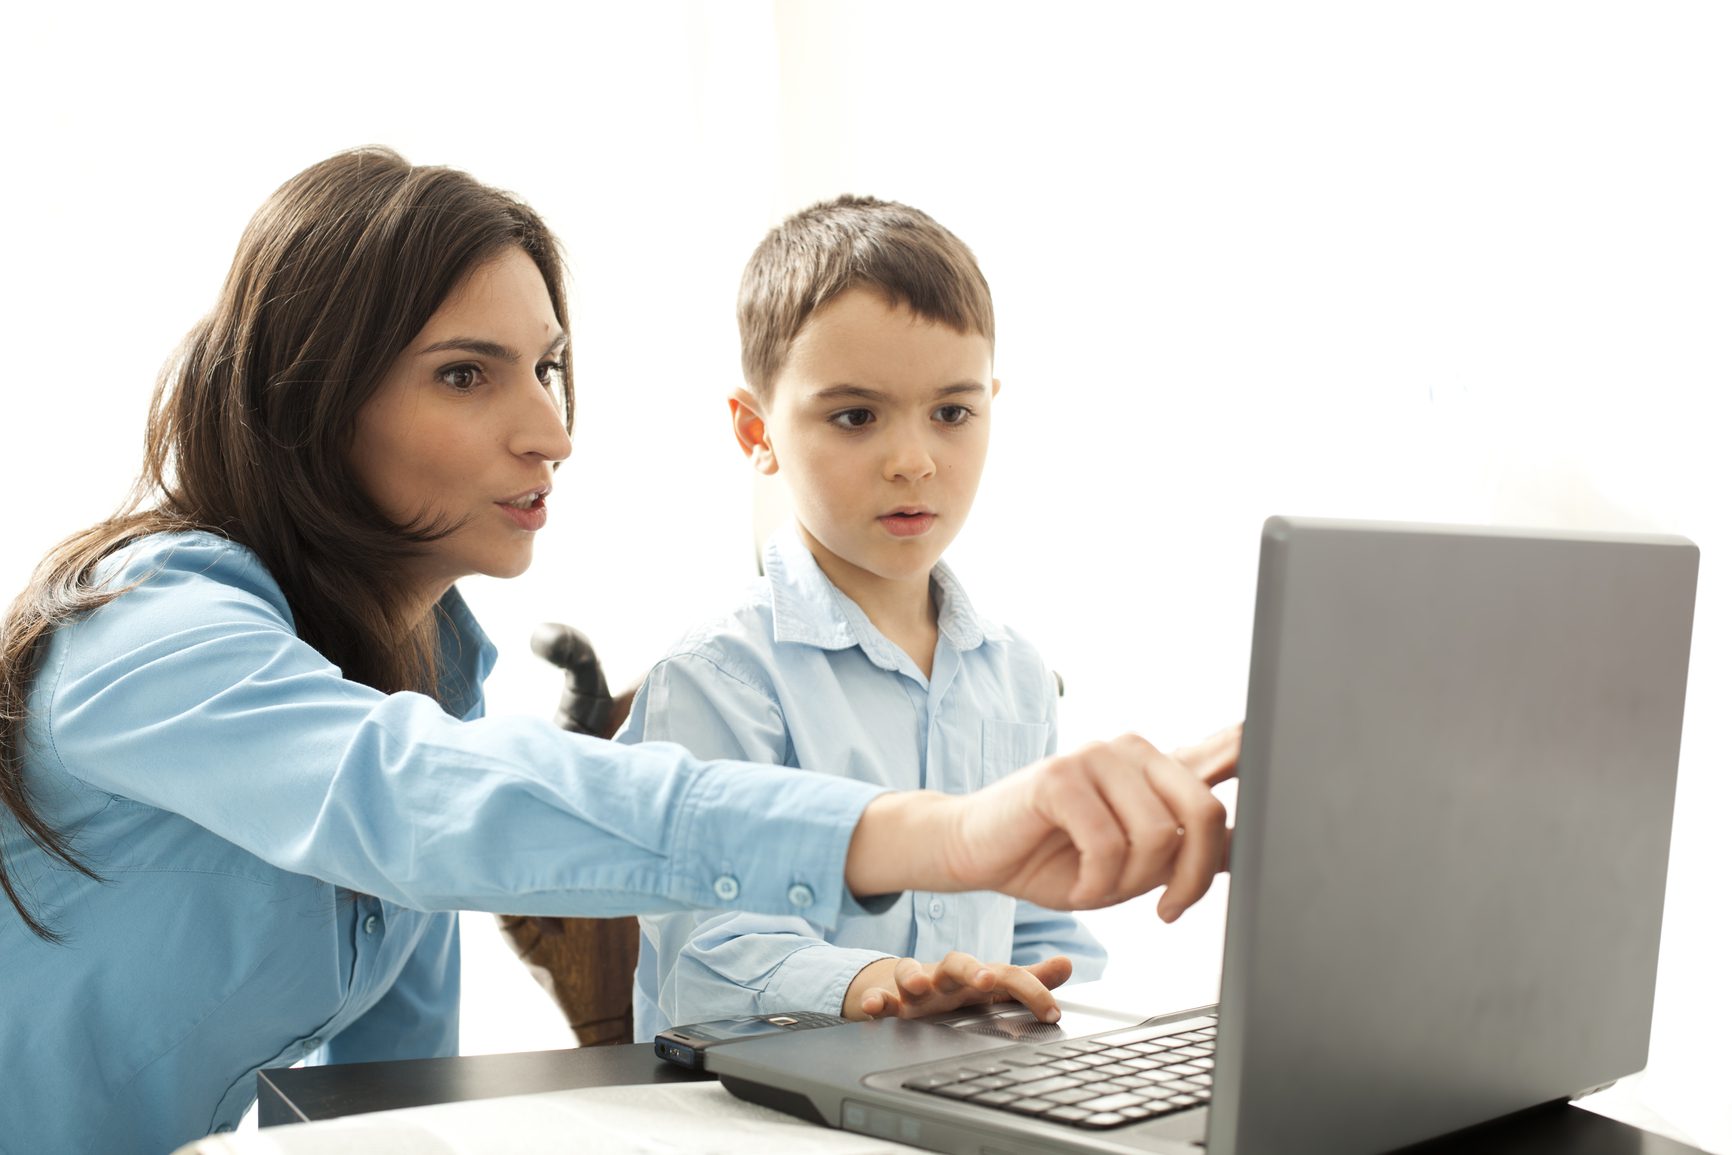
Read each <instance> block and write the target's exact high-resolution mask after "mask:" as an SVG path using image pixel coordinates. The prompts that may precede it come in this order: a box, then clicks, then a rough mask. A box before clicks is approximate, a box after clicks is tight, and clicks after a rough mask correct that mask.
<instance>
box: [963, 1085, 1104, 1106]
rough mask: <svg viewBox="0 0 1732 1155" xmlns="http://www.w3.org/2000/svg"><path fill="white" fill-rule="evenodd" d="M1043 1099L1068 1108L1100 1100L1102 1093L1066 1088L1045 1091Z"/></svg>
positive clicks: (1086, 1089) (1092, 1088) (1092, 1090)
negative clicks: (1073, 1104)
mask: <svg viewBox="0 0 1732 1155" xmlns="http://www.w3.org/2000/svg"><path fill="white" fill-rule="evenodd" d="M1041 1098H1043V1099H1051V1100H1052V1101H1053V1102H1055V1103H1062V1104H1064V1105H1065V1106H1067V1107H1068V1106H1070V1105H1071V1104H1072V1103H1081V1102H1082V1101H1083V1100H1085V1099H1098V1098H1100V1091H1099V1090H1098V1089H1097V1088H1095V1087H1065V1088H1061V1089H1060V1090H1057V1091H1044V1092H1042V1093H1041ZM977 1102H978V1100H977Z"/></svg>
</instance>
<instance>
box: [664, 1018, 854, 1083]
mask: <svg viewBox="0 0 1732 1155" xmlns="http://www.w3.org/2000/svg"><path fill="white" fill-rule="evenodd" d="M847 1021H848V1020H847V1019H845V1018H843V1017H842V1016H841V1015H823V1014H819V1013H817V1012H816V1011H778V1012H776V1013H775V1014H773V1015H741V1016H740V1017H739V1018H735V1019H711V1020H709V1021H708V1022H704V1023H690V1024H688V1025H686V1026H683V1027H669V1028H668V1029H667V1030H665V1031H663V1032H661V1033H660V1034H659V1035H657V1036H656V1058H658V1059H663V1060H666V1061H667V1062H669V1063H673V1064H675V1065H677V1066H681V1067H689V1068H690V1069H691V1070H694V1071H701V1070H703V1069H704V1052H705V1051H707V1050H709V1049H710V1048H711V1047H719V1046H721V1045H722V1044H723V1043H732V1042H735V1041H737V1040H739V1039H755V1038H757V1037H758V1036H760V1035H773V1034H775V1033H776V1032H777V1031H809V1030H811V1029H813V1028H814V1027H839V1026H841V1025H842V1024H843V1023H845V1022H847Z"/></svg>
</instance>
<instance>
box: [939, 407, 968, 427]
mask: <svg viewBox="0 0 1732 1155" xmlns="http://www.w3.org/2000/svg"><path fill="white" fill-rule="evenodd" d="M933 416H934V417H935V418H937V419H938V422H939V424H941V425H961V424H962V423H963V422H964V421H967V420H968V419H969V418H970V417H973V416H974V410H972V409H970V408H969V407H968V406H966V405H940V406H939V407H938V411H937V412H936V413H934V414H933Z"/></svg>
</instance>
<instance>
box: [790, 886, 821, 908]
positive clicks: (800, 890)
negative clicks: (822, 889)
mask: <svg viewBox="0 0 1732 1155" xmlns="http://www.w3.org/2000/svg"><path fill="white" fill-rule="evenodd" d="M815 897H816V896H815V895H814V894H813V893H812V888H811V887H809V886H807V885H806V884H805V883H803V882H796V883H795V884H794V885H793V886H792V887H790V888H789V889H788V902H789V903H790V904H791V905H792V906H793V907H794V909H795V910H805V909H806V908H807V907H808V906H811V905H812V901H813V899H814V898H815Z"/></svg>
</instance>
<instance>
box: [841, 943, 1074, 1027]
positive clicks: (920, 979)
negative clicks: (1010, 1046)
mask: <svg viewBox="0 0 1732 1155" xmlns="http://www.w3.org/2000/svg"><path fill="white" fill-rule="evenodd" d="M1070 972H1071V965H1070V960H1069V959H1068V958H1065V957H1064V956H1063V955H1054V956H1053V957H1052V958H1047V959H1042V960H1040V961H1039V962H1037V963H1035V964H1034V965H1033V966H1026V967H1019V966H1013V965H1011V964H1010V963H982V962H981V961H980V960H979V959H977V958H975V957H974V956H973V955H970V954H963V953H962V952H961V951H954V950H953V951H951V952H950V953H949V954H947V955H945V956H944V958H943V959H942V960H940V961H939V962H935V963H923V962H921V961H920V960H919V959H913V958H887V959H880V960H878V961H877V962H875V963H871V964H869V965H868V966H866V967H865V968H863V969H862V970H861V971H860V973H859V974H857V975H855V976H854V981H853V982H852V983H850V984H849V985H848V993H847V994H846V995H845V996H844V997H843V1000H842V1014H843V1016H844V1017H846V1018H850V1019H893V1018H899V1019H918V1018H923V1017H925V1016H927V1015H938V1014H943V1013H944V1012H945V1011H949V1010H954V1009H955V1008H957V1007H962V1006H969V1005H972V1004H975V1003H1008V1002H1020V1003H1021V1004H1022V1005H1023V1006H1025V1007H1027V1008H1028V1009H1029V1010H1030V1011H1033V1012H1034V1015H1035V1017H1036V1018H1038V1019H1039V1020H1040V1021H1041V1022H1043V1023H1056V1022H1057V1021H1058V1016H1059V1010H1058V1000H1057V999H1055V998H1053V997H1052V988H1053V987H1056V986H1058V985H1060V984H1061V983H1063V982H1064V981H1065V980H1066V979H1068V978H1070Z"/></svg>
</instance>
